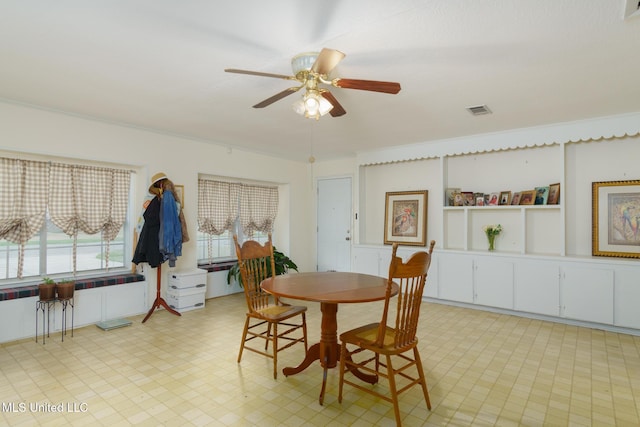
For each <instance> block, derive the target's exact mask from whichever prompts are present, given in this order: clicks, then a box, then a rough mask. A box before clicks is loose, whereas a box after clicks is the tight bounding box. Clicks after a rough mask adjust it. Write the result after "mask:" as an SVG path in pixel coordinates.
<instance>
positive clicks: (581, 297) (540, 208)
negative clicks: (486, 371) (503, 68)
mask: <svg viewBox="0 0 640 427" xmlns="http://www.w3.org/2000/svg"><path fill="white" fill-rule="evenodd" d="M591 130H592V129H589V132H591ZM545 132H546V131H545ZM585 132H586V131H585ZM516 141H517V140H515V139H514V143H513V145H510V144H509V143H508V142H505V141H502V142H501V143H499V144H498V143H496V144H492V143H491V142H488V141H487V142H486V144H485V146H483V148H481V149H480V148H478V147H479V145H476V144H474V143H473V142H470V143H469V144H468V146H466V147H465V148H468V149H466V150H461V151H459V152H448V151H447V150H448V147H449V146H448V145H445V144H444V143H443V144H442V145H441V146H440V147H439V148H438V149H434V150H433V152H434V153H435V154H434V155H429V154H430V153H429V150H428V149H425V151H424V152H423V153H422V154H423V155H424V158H425V161H424V166H423V167H424V168H428V169H429V170H430V172H429V174H428V177H429V178H430V179H428V180H425V181H424V184H423V186H420V184H419V183H418V184H416V179H409V180H407V181H409V182H412V183H413V184H414V185H418V187H419V188H420V189H422V188H423V187H424V188H425V189H427V190H429V206H430V208H429V209H430V210H429V219H428V226H427V228H428V236H427V240H431V239H434V240H436V242H437V245H436V250H435V253H434V261H433V263H432V267H431V271H430V274H429V279H428V282H427V283H428V286H427V290H426V292H425V296H426V297H427V298H428V299H432V300H434V301H435V300H437V301H442V302H446V303H452V304H460V305H468V306H475V307H478V308H483V309H487V310H496V311H503V312H509V313H513V314H516V315H523V316H528V317H536V318H543V319H549V320H557V321H561V322H565V323H572V324H583V325H585V326H592V327H596V328H604V329H612V330H619V331H621V332H627V333H633V334H637V335H640V310H638V301H640V260H638V259H624V258H616V257H593V256H591V231H592V230H591V199H592V195H591V183H592V182H595V181H608V180H611V181H615V180H624V179H638V169H637V162H636V161H635V160H632V159H637V158H638V156H640V144H638V141H637V137H636V138H617V139H616V138H612V139H606V140H601V139H598V138H594V139H593V140H587V138H584V139H582V141H585V142H571V141H569V140H566V142H556V143H550V144H530V145H519V144H518V143H517V142H516ZM438 150H439V152H438ZM389 154H390V155H389V156H388V158H389V159H392V157H393V156H394V155H397V156H398V157H400V156H402V155H405V156H410V155H411V154H412V153H411V154H410V153H409V151H407V152H406V153H405V152H404V151H398V152H393V151H391V152H390V153H389ZM407 158H409V159H413V160H412V161H411V162H408V165H407V171H409V172H411V173H413V175H415V176H416V177H421V176H427V175H426V174H422V175H419V173H420V172H416V171H419V170H420V166H419V165H418V164H417V163H416V161H415V157H407ZM434 158H437V159H439V163H438V162H436V161H434ZM614 158H615V159H616V161H615V162H609V161H607V159H614ZM381 159H382V155H381V154H376V155H372V158H371V159H367V161H369V162H371V165H372V166H373V167H372V168H370V169H369V170H367V167H366V166H361V171H362V172H361V175H360V176H361V179H362V180H363V181H365V182H360V188H361V189H363V192H362V194H361V200H360V204H361V205H363V206H366V207H369V206H370V205H372V203H373V202H372V201H370V200H363V199H362V197H365V198H366V197H367V196H369V197H371V196H373V197H375V198H376V199H378V198H380V194H382V193H384V192H385V191H399V190H410V189H416V188H418V187H416V188H397V187H398V184H397V183H396V182H392V184H389V185H388V186H385V182H386V181H385V173H389V174H390V175H391V176H396V175H397V174H398V172H399V168H400V163H398V159H393V160H395V161H396V163H393V164H392V165H390V166H389V170H388V171H385V170H384V163H376V161H378V162H380V160H381ZM361 161H362V162H363V164H365V165H366V164H367V163H366V162H364V157H363V159H362V160H361ZM434 169H438V172H439V174H440V177H439V179H438V178H435V177H434ZM409 178H411V176H410V177H409ZM414 178H415V177H414ZM367 180H371V181H372V183H373V184H375V185H369V183H368V181H367ZM555 183H559V184H560V200H559V203H558V204H555V205H498V206H448V203H447V201H446V200H447V198H446V197H447V196H446V194H447V189H449V188H457V189H460V190H461V191H466V192H474V193H476V192H477V193H484V194H490V193H498V194H499V193H501V192H503V191H511V192H520V191H523V190H533V189H534V188H535V187H544V186H549V185H551V184H555ZM363 195H364V196H363ZM374 218H376V220H377V221H376V222H379V221H378V218H377V217H374ZM493 224H501V225H502V227H503V232H502V233H501V234H500V235H499V236H498V238H497V240H496V250H495V251H488V250H487V249H488V241H487V237H486V235H485V233H484V230H483V227H484V226H485V225H493ZM363 225H364V226H363ZM382 226H383V224H379V227H380V228H382ZM375 229H376V227H375V226H374V224H372V223H371V221H370V218H364V219H363V224H361V227H360V230H361V235H360V239H359V240H358V242H360V244H356V245H355V246H354V249H353V258H352V267H353V269H354V271H359V272H367V273H370V274H378V275H382V276H384V275H386V268H387V267H388V262H389V259H390V247H388V246H382V245H378V244H373V243H366V242H372V240H375V239H376V237H377V236H376V235H375V234H372V233H371V232H370V230H374V231H375ZM372 237H373V238H372ZM402 249H403V251H405V253H407V254H409V253H411V252H413V251H416V250H420V249H423V248H417V247H409V248H402Z"/></svg>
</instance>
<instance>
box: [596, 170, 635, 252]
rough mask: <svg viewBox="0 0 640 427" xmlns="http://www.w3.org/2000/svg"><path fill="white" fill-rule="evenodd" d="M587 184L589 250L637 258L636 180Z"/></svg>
mask: <svg viewBox="0 0 640 427" xmlns="http://www.w3.org/2000/svg"><path fill="white" fill-rule="evenodd" d="M591 186H592V199H591V200H592V205H593V206H592V212H591V221H592V236H591V237H592V239H591V240H592V254H593V255H594V256H611V257H622V258H640V229H639V227H638V225H639V224H640V180H634V181H608V182H594V183H592V184H591Z"/></svg>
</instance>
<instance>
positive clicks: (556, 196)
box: [547, 183, 560, 205]
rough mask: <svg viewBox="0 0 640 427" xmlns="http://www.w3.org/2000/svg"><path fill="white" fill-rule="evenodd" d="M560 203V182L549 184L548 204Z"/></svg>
mask: <svg viewBox="0 0 640 427" xmlns="http://www.w3.org/2000/svg"><path fill="white" fill-rule="evenodd" d="M558 203H560V183H557V184H551V185H549V198H547V204H548V205H557V204H558Z"/></svg>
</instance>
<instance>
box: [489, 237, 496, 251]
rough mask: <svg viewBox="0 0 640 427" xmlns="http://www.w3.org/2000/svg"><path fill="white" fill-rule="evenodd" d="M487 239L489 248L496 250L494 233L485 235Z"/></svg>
mask: <svg viewBox="0 0 640 427" xmlns="http://www.w3.org/2000/svg"><path fill="white" fill-rule="evenodd" d="M487 239H488V240H489V250H490V251H495V250H496V236H495V235H494V234H490V235H487Z"/></svg>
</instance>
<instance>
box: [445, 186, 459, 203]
mask: <svg viewBox="0 0 640 427" xmlns="http://www.w3.org/2000/svg"><path fill="white" fill-rule="evenodd" d="M461 191H462V189H460V188H447V189H446V190H445V192H444V197H445V203H446V204H445V206H456V205H455V204H454V201H453V195H454V194H455V193H460V192H461Z"/></svg>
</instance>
